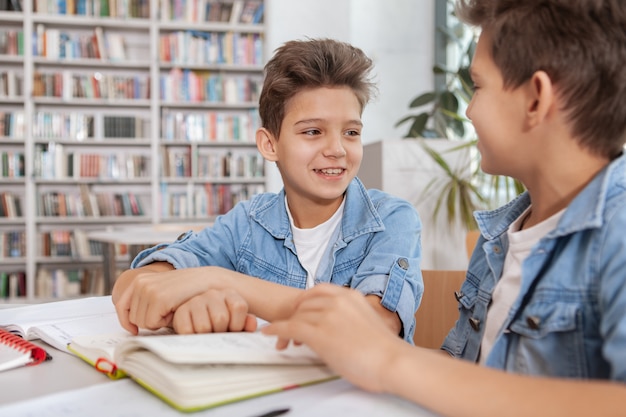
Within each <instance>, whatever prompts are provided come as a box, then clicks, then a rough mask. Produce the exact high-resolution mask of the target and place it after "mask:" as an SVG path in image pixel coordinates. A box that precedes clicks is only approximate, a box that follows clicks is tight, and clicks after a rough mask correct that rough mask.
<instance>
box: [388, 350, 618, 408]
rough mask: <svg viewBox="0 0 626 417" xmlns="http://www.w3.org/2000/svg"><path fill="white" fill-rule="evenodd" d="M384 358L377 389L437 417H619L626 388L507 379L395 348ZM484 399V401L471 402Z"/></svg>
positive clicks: (430, 354) (459, 362) (468, 365)
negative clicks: (396, 396) (437, 416)
mask: <svg viewBox="0 0 626 417" xmlns="http://www.w3.org/2000/svg"><path fill="white" fill-rule="evenodd" d="M416 349H419V352H418V351H416ZM388 355H389V357H390V361H389V365H388V366H387V367H385V369H384V371H383V375H381V381H382V384H381V385H382V386H383V387H385V388H386V390H387V391H388V392H389V393H391V394H394V395H398V396H401V397H404V398H406V399H408V400H411V401H413V402H416V403H418V404H421V405H422V406H425V407H427V408H429V409H431V410H433V411H435V412H436V413H438V414H441V415H442V416H455V417H478V416H480V417H491V416H498V417H499V416H502V415H507V416H510V417H517V416H519V417H522V416H530V415H532V416H557V417H558V416H564V417H576V416H589V415H602V416H618V415H619V416H621V415H624V409H623V405H622V404H621V401H618V399H621V398H624V396H625V395H626V385H625V384H623V383H620V382H609V381H581V380H567V379H557V378H548V377H531V376H523V375H517V374H509V373H506V372H503V371H500V370H494V369H491V368H487V367H482V366H478V365H476V364H473V363H469V362H466V361H462V360H460V359H454V358H450V357H449V356H447V355H441V354H437V353H436V352H434V351H431V350H428V349H424V348H416V347H413V346H410V345H406V346H403V345H402V344H395V345H394V351H393V352H388ZM407 369H414V370H415V372H407ZM485 393H489V395H490V398H489V401H476V399H477V398H481V397H484V396H485ZM468 404H471V406H468Z"/></svg>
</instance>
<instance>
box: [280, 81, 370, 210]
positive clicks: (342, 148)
mask: <svg viewBox="0 0 626 417" xmlns="http://www.w3.org/2000/svg"><path fill="white" fill-rule="evenodd" d="M362 128H363V125H362V123H361V107H360V105H359V102H358V100H357V98H356V96H355V95H354V93H353V92H352V90H351V89H350V88H348V87H336V88H315V89H309V90H304V91H301V92H299V93H298V94H296V95H295V96H294V97H292V98H291V99H290V100H289V101H288V102H287V104H286V105H285V117H284V119H283V122H282V124H281V130H280V137H279V139H278V140H277V141H275V143H274V146H275V157H276V163H277V166H278V168H279V169H280V172H281V175H282V179H283V183H284V186H285V191H286V193H287V196H288V198H289V205H290V208H291V209H292V210H293V209H295V208H296V207H295V206H296V205H297V204H306V205H310V204H311V203H312V204H321V205H325V206H328V205H329V204H330V205H333V206H334V205H335V203H336V206H337V207H338V205H339V204H340V202H341V201H342V199H343V194H344V192H345V191H346V189H347V188H348V184H349V183H350V181H352V179H353V178H354V177H355V176H356V174H357V171H358V170H359V167H360V165H361V160H362V158H363V146H362V144H361V130H362Z"/></svg>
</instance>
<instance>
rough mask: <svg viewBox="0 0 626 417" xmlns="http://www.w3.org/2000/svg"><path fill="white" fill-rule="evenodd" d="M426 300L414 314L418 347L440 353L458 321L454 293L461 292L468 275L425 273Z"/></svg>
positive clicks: (449, 272) (452, 272) (460, 273)
mask: <svg viewBox="0 0 626 417" xmlns="http://www.w3.org/2000/svg"><path fill="white" fill-rule="evenodd" d="M422 277H423V278H424V296H423V297H422V303H421V304H420V307H419V308H418V309H417V312H416V313H415V322H416V323H415V334H414V336H413V342H414V343H415V345H417V346H422V347H427V348H432V349H438V348H439V347H441V344H442V343H443V340H444V339H445V337H446V336H447V334H448V332H449V331H450V329H451V328H452V326H454V323H455V322H456V320H457V319H458V316H459V310H458V302H457V301H456V298H455V296H454V292H455V291H458V290H459V289H460V288H461V284H462V283H463V281H464V280H465V271H443V270H441V271H439V270H422Z"/></svg>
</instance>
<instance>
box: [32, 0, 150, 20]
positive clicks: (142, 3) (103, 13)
mask: <svg viewBox="0 0 626 417" xmlns="http://www.w3.org/2000/svg"><path fill="white" fill-rule="evenodd" d="M33 3H34V7H35V12H37V13H48V14H61V15H78V16H94V17H118V18H128V17H131V18H146V19H147V18H148V17H150V0H34V1H33Z"/></svg>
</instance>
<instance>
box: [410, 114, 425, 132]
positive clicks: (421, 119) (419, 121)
mask: <svg viewBox="0 0 626 417" xmlns="http://www.w3.org/2000/svg"><path fill="white" fill-rule="evenodd" d="M427 122H428V113H421V114H418V115H417V116H416V117H415V120H414V121H413V124H412V125H411V128H410V129H409V137H419V136H422V132H423V131H424V128H425V127H426V123H427Z"/></svg>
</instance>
